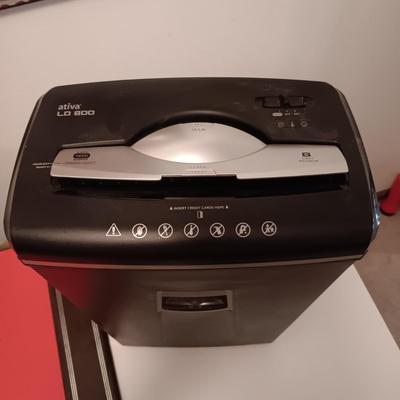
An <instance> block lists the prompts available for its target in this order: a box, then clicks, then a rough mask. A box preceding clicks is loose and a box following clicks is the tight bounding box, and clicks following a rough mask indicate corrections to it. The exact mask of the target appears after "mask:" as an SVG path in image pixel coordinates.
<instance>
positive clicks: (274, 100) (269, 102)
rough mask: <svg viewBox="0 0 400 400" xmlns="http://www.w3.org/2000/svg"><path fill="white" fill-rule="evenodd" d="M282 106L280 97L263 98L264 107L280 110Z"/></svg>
mask: <svg viewBox="0 0 400 400" xmlns="http://www.w3.org/2000/svg"><path fill="white" fill-rule="evenodd" d="M280 106H281V98H280V97H279V96H266V97H264V98H263V107H266V108H279V107H280Z"/></svg>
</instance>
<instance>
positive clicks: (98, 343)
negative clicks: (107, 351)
mask: <svg viewBox="0 0 400 400" xmlns="http://www.w3.org/2000/svg"><path fill="white" fill-rule="evenodd" d="M92 329H93V336H94V341H95V343H96V350H97V357H98V358H99V364H100V370H101V377H102V378H103V384H104V391H105V394H106V398H107V400H113V395H112V392H111V388H110V380H109V378H108V373H107V367H106V360H105V359H104V353H103V346H102V345H101V339H100V332H99V327H98V325H97V324H96V323H95V322H94V321H92Z"/></svg>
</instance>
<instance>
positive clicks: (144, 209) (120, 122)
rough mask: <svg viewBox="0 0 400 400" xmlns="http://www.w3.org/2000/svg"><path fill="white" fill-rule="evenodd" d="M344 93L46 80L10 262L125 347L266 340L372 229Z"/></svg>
mask: <svg viewBox="0 0 400 400" xmlns="http://www.w3.org/2000/svg"><path fill="white" fill-rule="evenodd" d="M378 215H379V214H378V208H377V201H376V196H375V191H374V186H373V182H372V178H371V174H370V170H369V166H368V162H367V158H366V155H365V152H364V149H363V145H362V142H361V138H360V135H359V132H358V130H357V127H356V124H355V122H354V119H353V117H352V114H351V111H350V109H349V106H348V104H347V103H346V100H345V98H344V96H343V95H342V94H341V93H340V92H339V91H338V90H336V89H335V88H333V87H332V86H330V85H328V84H326V83H322V82H311V81H295V80H274V79H250V78H181V79H146V80H131V81H115V82H101V83H88V84H79V85H71V86H62V87H56V88H54V89H52V90H50V91H49V92H48V93H46V94H45V95H44V96H42V97H41V98H40V99H39V101H38V103H37V105H36V107H35V109H34V111H33V114H32V117H31V119H30V121H29V124H28V127H27V130H26V133H25V136H24V139H23V142H22V145H21V148H20V152H19V155H18V159H17V162H16V166H15V170H14V174H13V178H12V183H11V187H10V191H9V197H8V204H7V209H6V216H5V228H6V233H7V236H8V239H9V241H10V242H11V244H12V246H13V248H14V249H15V251H16V253H17V255H18V257H19V259H20V260H21V261H22V262H23V263H24V264H26V265H29V266H31V267H32V268H34V269H35V270H36V271H37V272H38V273H39V274H41V275H42V276H43V277H44V278H45V279H46V280H47V281H48V282H49V283H50V285H52V286H54V287H56V288H57V289H59V290H60V291H61V292H62V293H63V294H64V295H65V296H66V297H67V298H68V299H69V300H71V301H72V302H73V303H74V304H75V305H77V306H78V307H79V308H81V309H83V310H84V311H85V312H86V313H87V314H88V316H89V317H90V318H92V319H93V320H94V321H96V322H97V323H98V324H99V325H100V326H101V327H102V328H103V329H104V330H105V331H106V332H107V333H109V334H110V335H112V336H113V337H115V338H116V339H117V340H118V341H120V342H121V343H123V344H127V345H150V346H214V345H237V344H247V343H260V342H271V341H273V340H274V339H275V338H276V337H277V336H278V335H279V334H280V333H282V332H283V331H284V330H285V329H286V328H287V327H288V326H289V325H290V324H291V323H292V322H293V321H294V320H295V319H296V318H297V317H298V316H299V315H300V314H301V313H302V312H303V311H304V310H305V309H306V308H307V307H308V306H309V305H310V304H311V303H312V302H313V301H314V300H315V299H316V298H317V297H318V296H319V295H320V294H321V293H322V292H323V291H324V290H325V289H326V288H327V287H328V286H329V285H330V284H331V283H332V282H333V281H334V280H335V279H336V278H337V277H338V276H339V275H340V274H341V273H342V272H343V271H344V270H345V269H346V268H347V267H349V266H350V265H351V264H352V263H353V261H355V260H357V259H359V258H361V257H362V256H363V254H365V252H366V250H367V248H368V245H369V243H370V242H371V240H372V239H373V237H374V235H375V234H376V230H377V227H378V222H379V221H378Z"/></svg>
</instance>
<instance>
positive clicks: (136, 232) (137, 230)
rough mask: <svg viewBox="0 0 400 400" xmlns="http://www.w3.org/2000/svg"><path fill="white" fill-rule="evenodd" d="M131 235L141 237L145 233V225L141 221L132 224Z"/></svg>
mask: <svg viewBox="0 0 400 400" xmlns="http://www.w3.org/2000/svg"><path fill="white" fill-rule="evenodd" d="M132 235H133V236H134V237H135V238H136V239H143V238H144V237H145V236H146V235H147V226H146V225H145V224H142V223H139V224H136V225H134V226H133V228H132Z"/></svg>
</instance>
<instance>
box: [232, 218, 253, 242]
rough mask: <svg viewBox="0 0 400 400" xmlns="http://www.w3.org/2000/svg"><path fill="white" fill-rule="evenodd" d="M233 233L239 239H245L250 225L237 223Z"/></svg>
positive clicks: (249, 230)
mask: <svg viewBox="0 0 400 400" xmlns="http://www.w3.org/2000/svg"><path fill="white" fill-rule="evenodd" d="M235 232H236V234H237V235H238V236H239V237H241V238H245V237H247V236H249V235H250V232H251V228H250V225H249V224H248V223H247V222H239V223H238V224H237V225H236V228H235Z"/></svg>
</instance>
